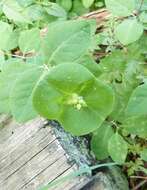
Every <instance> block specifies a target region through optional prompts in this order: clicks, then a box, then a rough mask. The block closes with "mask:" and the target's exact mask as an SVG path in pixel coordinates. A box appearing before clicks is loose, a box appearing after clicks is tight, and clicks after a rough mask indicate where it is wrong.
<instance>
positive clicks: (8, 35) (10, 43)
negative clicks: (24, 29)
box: [0, 21, 18, 51]
mask: <svg viewBox="0 0 147 190" xmlns="http://www.w3.org/2000/svg"><path fill="white" fill-rule="evenodd" d="M0 36H1V38H0V49H1V50H5V51H8V50H11V49H13V48H15V47H17V45H18V35H17V33H16V32H14V31H13V29H12V26H11V25H9V24H8V23H6V22H2V21H0Z"/></svg>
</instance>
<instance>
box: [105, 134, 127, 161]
mask: <svg viewBox="0 0 147 190" xmlns="http://www.w3.org/2000/svg"><path fill="white" fill-rule="evenodd" d="M108 152H109V155H110V156H111V158H112V160H113V161H115V162H116V163H118V164H123V163H124V162H125V160H126V157H127V153H128V145H127V142H126V141H125V140H124V139H123V138H122V136H120V135H119V134H118V133H115V134H114V135H113V136H112V137H111V138H110V140H109V143H108Z"/></svg>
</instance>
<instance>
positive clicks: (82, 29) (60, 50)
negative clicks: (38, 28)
mask: <svg viewBox="0 0 147 190" xmlns="http://www.w3.org/2000/svg"><path fill="white" fill-rule="evenodd" d="M63 34H64V35H63ZM90 43H91V27H90V24H89V22H87V21H82V20H80V21H63V22H57V23H55V24H52V25H50V26H49V28H48V33H47V36H46V37H45V39H44V54H45V56H46V59H47V63H48V64H59V63H63V62H71V61H75V60H76V59H78V58H79V57H81V56H82V55H83V54H85V52H86V51H87V50H88V48H89V46H90Z"/></svg>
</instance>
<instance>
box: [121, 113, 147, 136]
mask: <svg viewBox="0 0 147 190" xmlns="http://www.w3.org/2000/svg"><path fill="white" fill-rule="evenodd" d="M123 127H124V129H125V130H127V131H128V132H129V133H131V134H134V135H137V136H139V137H141V138H147V119H146V116H136V117H129V118H127V119H126V120H125V121H124V123H123Z"/></svg>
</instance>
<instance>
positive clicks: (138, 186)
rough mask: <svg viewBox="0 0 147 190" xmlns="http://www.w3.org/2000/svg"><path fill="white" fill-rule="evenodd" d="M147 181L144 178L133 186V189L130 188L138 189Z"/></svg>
mask: <svg viewBox="0 0 147 190" xmlns="http://www.w3.org/2000/svg"><path fill="white" fill-rule="evenodd" d="M146 183H147V180H144V181H141V182H140V183H139V184H138V185H136V186H135V187H134V189H132V190H139V188H140V187H141V186H143V185H144V184H146Z"/></svg>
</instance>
